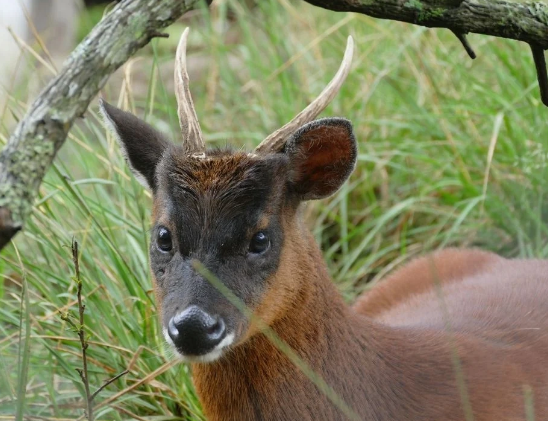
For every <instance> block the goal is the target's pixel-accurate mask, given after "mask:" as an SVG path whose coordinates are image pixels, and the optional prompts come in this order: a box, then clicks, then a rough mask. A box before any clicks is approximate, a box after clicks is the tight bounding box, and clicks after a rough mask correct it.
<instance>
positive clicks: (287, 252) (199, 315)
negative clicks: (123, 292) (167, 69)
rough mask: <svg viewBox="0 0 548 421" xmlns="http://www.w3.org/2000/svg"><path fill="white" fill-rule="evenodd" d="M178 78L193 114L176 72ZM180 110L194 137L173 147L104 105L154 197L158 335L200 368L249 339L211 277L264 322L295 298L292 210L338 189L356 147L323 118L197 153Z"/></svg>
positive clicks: (249, 328)
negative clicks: (268, 144) (271, 140)
mask: <svg viewBox="0 0 548 421" xmlns="http://www.w3.org/2000/svg"><path fill="white" fill-rule="evenodd" d="M185 36H186V32H185V35H184V36H183V37H185ZM178 58H179V59H180V57H178ZM183 61H184V60H183ZM177 78H179V81H182V83H183V88H182V89H181V90H182V91H183V92H182V93H180V94H179V96H186V97H185V99H184V101H187V105H188V103H190V105H192V102H191V100H190V96H189V94H188V89H187V88H186V91H185V85H184V82H185V80H186V72H183V74H182V75H181V74H180V73H179V74H178V73H177V72H176V80H177ZM179 101H180V104H181V98H179ZM181 108H187V109H189V107H188V106H187V107H181V106H180V110H181ZM190 110H191V111H190V112H188V111H187V112H186V113H185V115H184V116H182V117H181V126H182V129H183V135H184V137H186V138H187V139H188V138H189V137H192V139H191V141H190V142H187V143H185V144H184V145H183V146H175V145H174V144H172V143H171V142H169V141H167V140H165V138H164V137H163V135H161V134H160V133H158V132H156V131H155V130H154V129H153V128H152V127H150V126H149V125H147V124H146V123H145V122H143V121H142V120H140V119H138V118H137V117H135V116H133V115H132V114H129V113H126V112H124V111H121V110H119V109H117V108H115V107H112V106H111V105H109V104H107V103H104V102H103V103H102V112H103V115H104V116H105V121H106V122H107V125H108V126H109V127H110V128H111V129H112V131H113V132H114V133H115V134H116V136H117V138H118V140H119V141H120V145H121V147H122V149H123V151H124V153H125V156H126V158H127V161H128V163H129V165H130V167H131V169H132V171H133V172H134V173H135V175H136V177H137V178H138V179H139V180H140V181H141V182H142V183H143V184H144V185H145V186H146V187H148V188H149V189H151V190H152V193H153V200H154V210H153V222H152V230H151V233H152V234H151V240H150V260H151V271H152V275H153V279H154V285H155V291H156V298H157V304H158V308H159V310H160V321H161V324H162V330H163V333H164V337H165V339H166V341H167V342H168V343H169V344H170V345H172V346H173V347H174V348H175V349H176V351H177V352H178V353H179V354H180V355H181V356H182V357H183V358H184V359H186V360H188V361H201V362H208V361H214V360H216V359H217V358H219V357H221V356H222V355H223V354H224V353H225V352H226V350H227V349H229V348H230V347H234V346H238V344H240V343H243V342H245V341H246V340H247V338H249V337H250V336H252V335H253V334H255V333H256V332H257V330H256V329H255V328H254V326H253V325H252V324H250V322H249V320H248V318H247V317H246V316H245V315H244V314H243V313H242V312H241V311H240V310H239V309H238V308H237V307H236V306H235V305H234V303H233V302H231V300H229V299H228V298H227V297H225V295H224V294H223V293H222V292H221V290H220V289H219V285H218V284H215V283H214V282H212V281H211V278H212V277H214V279H215V280H216V281H217V282H220V283H222V285H223V286H224V287H226V288H227V289H228V290H230V291H231V292H232V293H233V294H234V295H235V296H236V297H237V299H238V300H239V301H240V302H242V303H243V304H245V306H247V308H248V309H250V310H252V311H253V312H254V314H255V315H256V316H257V317H258V318H260V319H261V320H262V321H264V322H266V323H267V324H272V323H274V322H275V320H276V318H279V317H283V312H284V311H285V310H284V309H289V308H290V307H291V300H292V299H293V298H294V296H295V294H297V293H298V290H299V285H297V284H296V283H295V282H292V279H291V271H290V270H289V269H288V265H290V260H292V259H293V260H294V259H295V257H296V258H297V259H298V256H295V246H296V245H295V243H296V242H297V243H298V240H295V239H294V238H295V236H296V235H297V236H298V232H299V230H300V228H299V226H300V224H299V222H298V219H297V218H298V216H297V208H298V205H299V204H300V203H301V202H302V201H303V200H309V199H318V198H322V197H326V196H329V195H331V194H333V193H334V192H335V191H337V190H338V189H339V187H340V186H341V184H342V183H343V182H344V181H345V180H346V178H347V177H348V176H349V175H350V173H351V171H352V169H353V167H354V164H355V160H356V145H355V140H354V136H353V134H352V127H351V124H350V123H349V122H348V121H347V120H344V119H323V120H316V121H313V122H311V123H308V124H305V125H304V126H303V127H301V128H294V127H293V128H290V130H292V131H293V132H292V133H290V135H288V136H285V135H284V136H285V138H284V139H282V141H278V143H277V145H278V146H277V147H276V148H274V149H272V148H265V145H264V144H262V145H261V146H260V147H259V148H258V149H257V150H256V153H253V154H246V153H242V152H238V153H233V152H231V151H219V150H216V151H205V149H204V148H203V142H202V141H201V132H200V131H199V125H198V122H197V120H196V119H195V114H194V111H193V108H192V107H190ZM193 117H194V118H193ZM261 148H263V150H260V149H261ZM265 149H266V151H265ZM258 151H260V152H258ZM296 233H297V234H296ZM303 252H306V251H305V250H303Z"/></svg>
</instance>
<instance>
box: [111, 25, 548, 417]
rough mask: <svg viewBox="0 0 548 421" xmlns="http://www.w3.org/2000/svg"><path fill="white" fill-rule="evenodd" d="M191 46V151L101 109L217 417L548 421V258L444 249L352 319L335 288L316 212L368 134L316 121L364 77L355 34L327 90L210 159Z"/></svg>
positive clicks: (174, 315) (182, 50)
mask: <svg viewBox="0 0 548 421" xmlns="http://www.w3.org/2000/svg"><path fill="white" fill-rule="evenodd" d="M187 37H188V28H187V29H186V30H185V32H184V33H183V35H182V37H181V40H180V43H179V45H178V48H177V52H176V60H175V63H176V64H175V91H176V97H177V103H178V107H177V110H178V116H179V121H180V126H181V132H182V142H181V143H180V144H175V143H173V142H172V141H171V140H168V139H167V138H166V137H165V136H164V135H163V134H161V133H160V132H158V131H157V130H156V129H154V128H153V127H152V126H150V125H149V124H147V123H145V122H144V121H143V120H141V119H139V118H138V117H136V116H134V115H133V114H130V113H128V112H125V111H122V110H120V109H118V108H116V107H114V106H112V105H110V104H108V103H107V102H105V101H102V103H101V110H102V113H103V115H104V120H105V124H106V126H107V127H108V129H109V130H111V131H112V132H113V133H114V135H115V137H116V138H117V139H118V141H119V144H120V146H121V149H122V151H123V153H124V155H125V158H126V160H127V162H128V164H129V167H130V168H131V170H132V171H133V173H134V174H135V176H136V177H137V179H138V180H139V181H141V182H142V183H143V185H144V186H145V187H146V188H148V189H149V190H150V191H151V192H152V197H153V209H152V229H151V240H150V269H151V274H152V280H153V285H154V291H155V297H156V304H157V310H158V315H159V321H160V324H161V330H162V332H163V336H164V339H165V342H166V343H167V344H168V346H169V347H170V348H171V349H173V350H174V353H175V354H176V355H177V356H178V358H180V360H181V361H184V362H187V363H189V364H190V366H191V372H192V378H193V383H194V386H195V388H196V392H197V394H198V396H199V399H200V402H201V404H202V407H203V411H204V414H205V416H206V418H207V419H209V420H223V421H226V420H239V421H241V420H297V419H298V420H346V419H363V420H431V421H439V420H446V421H451V420H476V421H485V420H490V421H492V420H524V419H526V416H527V417H529V418H527V419H532V418H530V417H531V414H533V417H534V419H539V420H540V419H547V417H548V262H547V261H545V260H534V259H506V258H503V257H501V256H499V255H497V254H494V253H492V252H487V251H482V250H479V249H458V248H449V249H442V250H438V251H435V252H432V253H430V254H425V255H423V256H422V257H418V258H415V259H414V260H411V261H410V262H409V263H407V264H405V265H403V266H402V267H401V268H399V269H397V270H395V271H394V272H393V273H392V274H390V275H388V276H387V277H386V279H384V280H382V281H381V282H379V283H378V285H376V286H375V287H373V288H372V289H370V290H369V291H366V292H364V293H363V294H362V295H361V296H359V297H358V298H357V300H356V301H355V303H354V304H352V305H348V304H346V302H345V301H344V300H343V298H342V296H341V294H340V293H339V292H338V290H337V288H336V286H335V285H334V283H333V281H332V279H331V278H330V275H329V273H328V270H327V266H326V263H325V261H324V259H323V257H322V253H321V250H320V248H319V246H318V245H317V243H316V242H315V240H314V238H313V236H312V234H311V232H310V231H309V229H308V227H307V225H306V224H305V221H304V217H303V209H304V208H305V205H306V203H307V202H308V201H312V200H320V199H324V198H327V197H329V196H331V195H333V194H334V193H335V192H337V191H338V190H339V189H340V188H341V186H342V185H343V183H345V181H346V180H347V179H348V178H349V176H350V174H351V173H352V171H353V169H354V166H355V164H356V160H357V142H356V139H355V135H354V131H353V126H352V124H351V122H350V121H348V120H346V119H344V118H335V117H332V118H321V119H316V118H317V116H318V115H319V114H320V113H321V112H322V111H323V110H324V109H325V108H326V106H327V104H329V102H330V101H331V100H332V98H333V97H334V96H335V95H336V94H337V92H338V91H339V89H340V87H341V85H342V83H343V81H344V80H345V78H346V77H347V75H348V73H349V71H350V66H351V61H352V55H353V49H354V43H353V40H352V38H351V37H349V38H348V43H347V47H346V51H345V54H344V57H343V60H342V64H341V65H340V68H339V70H338V71H337V73H336V74H335V76H334V77H333V79H332V80H331V82H330V83H329V84H328V85H327V86H326V88H325V89H324V90H323V91H322V92H321V94H320V95H319V96H318V97H317V98H316V99H315V100H313V101H312V102H311V103H310V105H308V106H307V107H306V108H305V109H304V110H303V111H302V112H300V113H299V114H298V115H297V116H296V117H295V118H294V119H293V120H291V121H290V122H289V123H287V124H285V125H284V126H283V127H281V128H280V129H278V130H277V131H275V132H274V133H272V134H271V135H269V136H268V137H266V138H265V139H264V140H263V141H262V142H261V143H260V144H259V145H258V146H257V147H256V149H254V151H252V152H245V151H242V150H232V149H230V148H225V149H211V148H206V146H205V143H204V138H203V134H202V131H201V128H200V124H199V122H198V118H197V115H196V111H195V108H194V104H193V101H192V98H191V94H190V89H189V78H188V74H187V70H186V44H187ZM198 263H199V265H198ZM200 268H201V269H200ZM204 268H205V269H206V270H207V272H208V273H209V274H210V275H211V276H214V277H215V279H216V280H218V282H220V283H221V285H222V286H224V287H225V288H226V289H227V290H229V291H231V292H232V294H233V295H234V296H235V297H237V298H238V299H239V300H240V301H241V302H242V303H244V304H245V306H246V307H247V308H248V309H249V310H250V312H251V313H252V315H253V318H252V317H250V316H249V315H248V314H245V313H244V312H242V311H241V308H238V306H236V305H235V303H234V302H233V301H230V300H228V298H227V296H226V294H224V293H222V290H221V289H220V288H218V287H216V286H215V285H214V283H213V282H212V281H211V279H210V277H209V275H207V274H206V272H204V270H202V269H204ZM256 320H260V321H261V322H262V323H258V322H256ZM267 331H271V332H274V333H275V334H276V335H277V337H278V338H279V339H280V340H281V341H282V342H283V343H285V344H287V346H288V347H289V348H290V349H292V350H293V351H294V353H295V355H296V356H297V357H298V358H299V359H300V361H302V362H303V364H305V366H306V367H309V368H310V369H311V370H312V371H313V372H314V373H316V374H317V376H318V378H320V379H322V380H323V381H324V382H325V384H327V385H328V387H329V389H328V392H330V393H327V392H326V390H325V389H324V388H322V387H320V385H319V384H318V383H317V382H314V381H313V379H312V378H311V377H310V376H308V375H305V373H304V371H303V370H301V369H299V368H298V367H297V366H296V365H295V362H294V360H292V359H291V358H290V357H289V355H288V353H287V352H284V351H283V349H281V348H280V347H279V346H277V345H276V344H275V343H274V341H272V340H271V338H269V337H268V335H267V334H266V333H267Z"/></svg>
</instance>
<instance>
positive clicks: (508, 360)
mask: <svg viewBox="0 0 548 421" xmlns="http://www.w3.org/2000/svg"><path fill="white" fill-rule="evenodd" d="M402 291H403V292H402ZM369 294H370V295H369ZM375 302H377V303H381V304H375ZM355 310H356V311H358V312H360V313H362V314H367V315H369V316H370V317H372V318H373V319H375V320H376V321H378V322H381V323H382V324H384V325H388V326H391V327H394V328H396V329H401V331H402V334H404V335H409V337H414V338H416V340H417V341H419V342H420V341H421V339H420V338H421V337H424V338H428V340H425V341H424V342H423V347H422V348H420V349H419V351H418V352H417V353H415V354H414V355H412V356H410V357H406V356H405V355H401V356H400V357H401V361H402V363H404V364H405V361H408V362H409V363H410V364H413V363H415V364H421V363H425V364H426V363H429V362H431V363H429V364H428V365H427V368H426V369H425V370H427V372H428V375H427V377H428V378H429V379H430V380H431V381H432V382H433V384H435V379H444V378H445V379H447V378H454V379H455V383H456V382H457V379H458V376H457V375H456V374H455V373H456V371H460V373H462V374H463V377H462V378H463V379H464V382H465V383H464V384H465V385H466V391H465V393H466V394H467V396H468V397H467V398H465V399H466V400H467V401H468V402H469V403H470V405H471V408H472V410H473V412H474V416H475V418H474V419H476V420H477V419H480V420H481V419H485V420H491V419H493V420H494V419H504V420H506V419H511V420H513V419H525V406H526V404H525V400H526V399H525V396H526V395H527V396H530V397H531V398H532V399H533V401H534V409H535V412H536V417H540V418H535V419H545V417H546V416H548V399H547V396H548V261H544V260H507V259H503V258H501V257H499V256H496V255H494V254H490V253H485V252H479V251H476V250H446V251H443V252H439V253H436V254H434V255H432V256H427V257H424V258H421V259H418V260H417V261H415V262H412V263H411V264H410V265H408V266H407V267H404V268H402V269H401V270H400V271H397V272H396V273H394V275H392V276H391V277H390V278H389V279H387V280H386V282H384V283H381V285H380V288H378V290H376V289H375V288H374V289H373V290H372V291H371V293H366V294H364V296H363V297H361V298H360V299H359V300H358V302H357V303H356V305H355ZM432 338H435V339H434V340H433V341H432ZM444 343H445V345H443V344H444ZM453 351H456V352H455V353H453ZM440 358H441V360H443V359H451V360H452V363H451V366H450V369H449V370H448V369H447V366H445V368H440V367H441V366H442V365H441V364H440V363H439V361H440ZM409 359H412V360H413V362H411V361H409ZM529 388H531V389H529ZM529 390H532V392H529ZM442 394H443V393H442ZM451 395H453V396H452V397H451ZM447 396H448V397H447V401H446V402H439V403H440V404H441V406H442V407H443V406H444V405H445V406H449V403H450V401H451V402H453V403H454V404H456V405H458V403H459V401H460V402H462V399H463V396H462V395H461V392H457V390H456V389H453V390H452V391H449V390H448V393H447ZM427 412H428V411H425V413H427ZM458 413H460V414H462V412H460V411H458ZM461 418H462V417H456V418H455V419H461ZM421 419H422V418H421Z"/></svg>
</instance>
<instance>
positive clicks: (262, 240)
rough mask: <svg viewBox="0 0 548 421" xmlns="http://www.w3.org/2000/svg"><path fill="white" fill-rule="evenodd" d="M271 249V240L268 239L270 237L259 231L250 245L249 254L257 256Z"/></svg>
mask: <svg viewBox="0 0 548 421" xmlns="http://www.w3.org/2000/svg"><path fill="white" fill-rule="evenodd" d="M269 247H270V239H269V238H268V235H267V234H266V233H264V232H263V231H259V232H258V233H256V234H255V235H254V236H253V238H252V239H251V242H250V243H249V252H250V253H255V254H259V253H264V252H265V251H267V250H268V248H269Z"/></svg>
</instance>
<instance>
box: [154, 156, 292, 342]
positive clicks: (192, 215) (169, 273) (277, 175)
mask: <svg viewBox="0 0 548 421" xmlns="http://www.w3.org/2000/svg"><path fill="white" fill-rule="evenodd" d="M287 165H288V162H287V158H286V157H285V156H284V155H281V154H280V155H273V156H269V157H250V156H248V155H247V154H244V153H238V154H231V153H227V152H214V153H212V154H208V157H207V158H192V157H186V156H184V155H183V154H182V152H181V149H179V148H171V150H170V151H169V152H168V153H167V154H166V155H165V156H164V158H163V159H162V161H161V162H160V164H159V166H158V170H157V185H158V187H157V190H156V191H155V194H154V200H155V206H154V207H155V210H156V212H155V215H154V222H153V228H152V238H151V245H150V256H151V268H152V273H153V276H154V278H155V281H156V288H157V293H158V297H159V298H160V300H161V301H162V304H161V307H162V315H161V318H162V323H163V325H164V326H167V324H168V322H169V320H170V319H171V318H172V317H174V316H175V315H176V314H177V313H179V312H180V311H182V310H184V309H185V308H187V307H189V306H192V305H196V306H199V307H200V308H201V309H203V310H204V311H205V312H207V313H209V314H215V315H216V316H219V317H222V318H223V319H224V321H225V323H226V325H227V326H226V327H227V331H228V332H233V333H234V335H235V340H236V341H237V340H238V338H239V337H241V336H242V334H243V333H245V331H246V329H247V320H246V319H245V318H244V317H242V315H241V313H240V311H239V310H238V309H237V308H236V307H234V306H233V305H232V304H231V303H230V301H229V300H227V299H226V298H225V297H224V296H223V294H222V293H220V292H219V291H218V290H217V288H216V287H215V286H214V285H213V284H212V283H211V282H210V281H209V280H208V279H206V278H205V277H204V276H202V274H200V270H199V268H198V270H197V268H196V267H195V266H194V265H195V262H199V264H201V265H203V267H204V268H205V269H206V270H207V272H209V273H210V274H211V275H213V276H215V278H217V279H218V280H219V281H221V282H222V283H223V284H224V285H225V286H226V287H228V288H229V289H230V290H231V291H233V292H234V294H235V295H236V296H237V297H238V299H240V300H241V301H242V302H243V303H244V304H245V305H246V306H248V307H249V308H251V309H254V308H256V307H257V306H258V305H259V304H260V302H261V297H262V295H263V294H264V292H265V290H266V289H268V280H269V278H270V277H271V275H272V274H273V273H275V272H276V271H277V269H278V265H279V259H280V252H281V249H282V246H283V241H284V233H283V230H282V218H283V214H284V209H285V208H286V207H287V206H290V203H288V200H287V199H288V195H287V192H286V176H285V174H286V173H287ZM160 227H165V228H167V229H168V230H169V231H170V233H171V236H172V242H173V248H172V250H171V251H169V252H165V251H162V250H161V249H160V248H159V247H158V245H157V236H158V231H159V229H160ZM258 232H262V233H264V235H265V236H266V237H267V238H268V240H269V247H268V248H267V249H266V250H265V251H264V252H261V253H255V252H253V251H252V250H250V243H251V241H252V239H253V236H254V235H255V234H256V233H258ZM202 273H203V272H202Z"/></svg>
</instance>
